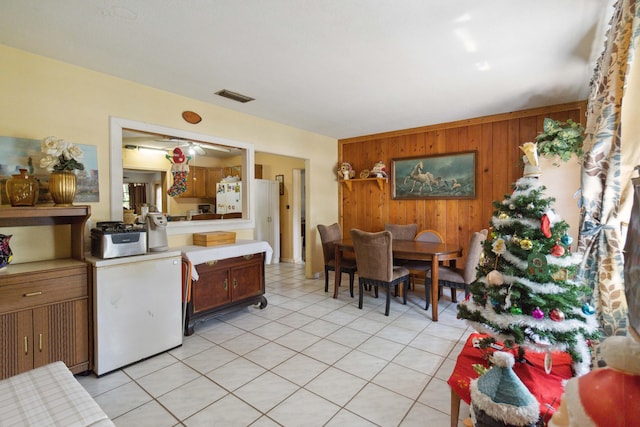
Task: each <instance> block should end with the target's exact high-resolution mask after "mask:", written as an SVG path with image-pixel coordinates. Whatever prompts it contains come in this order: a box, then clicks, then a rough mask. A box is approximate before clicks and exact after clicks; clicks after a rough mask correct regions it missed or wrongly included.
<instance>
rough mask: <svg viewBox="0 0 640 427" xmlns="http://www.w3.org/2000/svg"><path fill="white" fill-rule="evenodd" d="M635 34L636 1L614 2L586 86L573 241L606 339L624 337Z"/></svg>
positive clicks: (639, 31)
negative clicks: (625, 110) (627, 108)
mask: <svg viewBox="0 0 640 427" xmlns="http://www.w3.org/2000/svg"><path fill="white" fill-rule="evenodd" d="M639 36H640V0H619V1H618V2H617V3H616V5H615V11H614V13H613V16H612V18H611V25H610V28H609V31H608V33H607V40H606V42H605V49H604V52H603V53H602V56H601V57H600V59H599V61H598V64H597V67H596V70H595V74H594V77H593V80H592V83H591V84H592V86H591V95H590V97H589V105H588V109H587V125H586V128H585V141H584V151H585V156H584V162H583V166H582V177H581V181H582V182H581V187H582V202H581V218H580V234H579V240H578V247H579V250H581V251H582V252H583V253H585V254H586V255H585V260H584V263H583V265H582V269H581V272H580V274H581V275H582V277H583V278H584V279H585V280H586V283H587V284H588V285H590V286H591V287H592V289H593V295H592V303H593V305H594V306H595V309H596V316H597V318H598V321H599V323H600V326H601V328H602V331H603V333H604V335H605V336H611V335H624V334H626V330H627V302H626V299H625V294H624V256H623V244H624V240H625V237H626V236H624V235H623V234H626V224H627V221H628V218H629V212H628V210H625V209H622V206H624V205H625V204H627V199H629V198H631V197H632V195H631V185H630V184H631V183H630V178H631V176H630V173H628V172H624V171H625V170H626V171H632V169H633V166H634V165H635V164H639V163H640V158H638V154H637V152H638V151H639V150H638V149H637V148H636V149H633V150H629V151H628V152H627V151H623V147H624V144H623V141H622V135H625V138H627V139H628V138H631V139H634V138H635V139H634V142H635V143H634V146H637V145H638V144H639V143H640V142H639V141H638V139H637V138H638V135H637V133H636V134H635V135H629V134H628V133H625V132H624V131H623V129H624V128H625V120H626V121H627V123H628V124H631V123H630V122H629V117H630V116H629V114H626V115H625V114H623V108H624V105H625V103H623V98H624V97H625V95H626V93H627V91H628V89H629V88H628V84H629V80H630V73H631V71H632V70H633V69H634V68H635V69H636V70H637V69H638V67H632V65H633V63H634V58H635V56H636V55H635V53H636V49H637V47H638V40H639V38H640V37H639ZM636 80H637V79H636ZM638 102H640V101H639V100H636V102H635V103H634V102H630V103H627V105H630V104H637V103H638ZM634 108H637V107H634ZM631 119H632V120H633V121H637V120H638V119H637V115H635V114H634V115H633V117H631ZM629 128H632V127H631V126H629ZM636 128H637V127H636ZM623 152H624V156H622V153H623ZM623 157H624V159H623ZM629 165H631V167H629ZM623 172H624V173H623ZM621 209H622V211H625V212H621ZM624 215H626V217H624V218H623V216H624Z"/></svg>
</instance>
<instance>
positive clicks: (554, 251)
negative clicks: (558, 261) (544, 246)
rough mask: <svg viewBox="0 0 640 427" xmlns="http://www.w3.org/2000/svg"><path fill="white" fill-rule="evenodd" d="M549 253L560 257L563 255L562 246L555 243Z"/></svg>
mask: <svg viewBox="0 0 640 427" xmlns="http://www.w3.org/2000/svg"><path fill="white" fill-rule="evenodd" d="M551 255H553V256H557V257H561V256H562V255H564V248H563V247H562V246H560V245H559V244H557V243H556V244H555V246H554V247H552V248H551Z"/></svg>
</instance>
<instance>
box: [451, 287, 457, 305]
mask: <svg viewBox="0 0 640 427" xmlns="http://www.w3.org/2000/svg"><path fill="white" fill-rule="evenodd" d="M451 301H453V302H458V290H457V289H456V288H454V287H453V286H452V287H451Z"/></svg>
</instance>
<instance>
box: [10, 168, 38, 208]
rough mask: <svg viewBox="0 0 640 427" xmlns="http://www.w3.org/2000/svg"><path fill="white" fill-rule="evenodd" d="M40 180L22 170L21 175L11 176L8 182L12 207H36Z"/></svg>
mask: <svg viewBox="0 0 640 427" xmlns="http://www.w3.org/2000/svg"><path fill="white" fill-rule="evenodd" d="M39 189H40V185H39V184H38V180H37V179H35V178H34V177H33V176H31V175H29V173H27V170H26V169H20V173H19V174H16V175H11V178H9V179H8V180H7V184H6V190H7V197H8V198H9V203H11V206H34V205H35V204H36V202H37V201H38V190H39Z"/></svg>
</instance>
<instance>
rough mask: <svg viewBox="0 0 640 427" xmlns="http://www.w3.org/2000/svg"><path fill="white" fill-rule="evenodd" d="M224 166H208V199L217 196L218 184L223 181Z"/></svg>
mask: <svg viewBox="0 0 640 427" xmlns="http://www.w3.org/2000/svg"><path fill="white" fill-rule="evenodd" d="M222 178H223V174H222V168H207V185H206V190H205V191H206V193H207V195H206V197H207V198H208V199H215V198H216V184H217V183H219V182H220V181H222Z"/></svg>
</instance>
